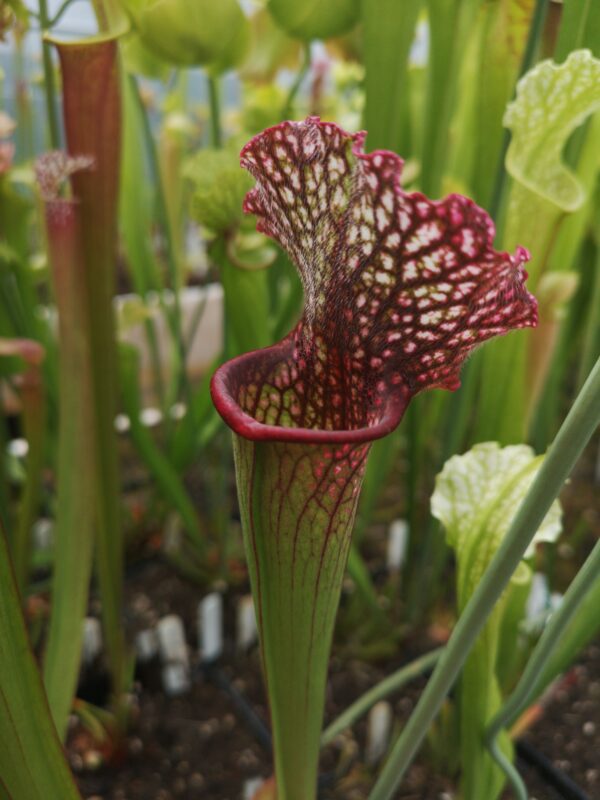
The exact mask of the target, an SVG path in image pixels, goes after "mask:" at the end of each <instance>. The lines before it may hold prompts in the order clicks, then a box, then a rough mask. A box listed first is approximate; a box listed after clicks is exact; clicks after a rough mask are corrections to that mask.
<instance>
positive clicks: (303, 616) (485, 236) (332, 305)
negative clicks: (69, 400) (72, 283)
mask: <svg viewBox="0 0 600 800" xmlns="http://www.w3.org/2000/svg"><path fill="white" fill-rule="evenodd" d="M364 138H365V134H364V133H357V134H354V135H350V134H348V133H346V132H345V131H343V130H342V129H341V128H339V127H338V126H337V125H334V124H332V123H329V122H322V121H320V120H319V119H318V118H316V117H309V118H307V119H306V120H305V121H304V122H300V123H295V122H284V123H282V124H280V125H278V126H276V127H274V128H270V129H268V130H266V131H264V132H263V133H261V134H259V135H258V136H256V137H255V138H254V139H252V140H251V141H250V142H249V143H248V144H247V145H246V147H245V148H244V149H243V151H242V166H243V167H245V168H246V169H247V170H249V171H250V172H251V173H252V175H253V176H254V178H255V179H256V186H255V188H253V189H252V190H251V191H250V192H249V193H248V195H247V196H246V200H245V205H244V208H245V211H246V212H248V213H253V214H255V215H256V216H257V218H258V225H257V228H258V230H259V231H262V232H263V233H266V234H268V235H269V236H271V237H272V238H274V239H275V240H276V241H278V242H279V243H280V244H281V245H282V247H283V248H284V249H285V250H287V252H288V253H289V255H290V256H291V258H292V259H293V261H294V263H295V264H296V266H297V268H298V271H299V273H300V277H301V280H302V284H303V289H304V309H303V313H302V317H301V319H300V321H299V323H298V324H297V326H296V327H295V328H294V330H293V331H292V332H291V333H290V334H289V335H288V336H286V337H285V338H284V339H283V340H282V341H281V342H279V343H278V344H276V345H274V346H272V347H269V348H265V349H263V350H257V351H254V352H251V353H248V354H245V355H242V356H240V357H238V358H235V359H233V360H231V361H229V362H227V363H226V364H225V365H223V366H222V367H221V368H220V369H219V370H218V371H217V372H216V374H215V376H214V378H213V383H212V394H213V399H214V402H215V405H216V407H217V409H218V411H219V412H220V414H221V415H222V417H223V418H224V420H225V421H226V423H227V424H228V425H229V426H230V427H231V429H232V430H233V432H234V451H235V462H236V471H237V482H238V494H239V501H240V506H241V514H242V523H243V528H244V537H245V546H246V553H247V558H248V564H249V571H250V578H251V583H252V589H253V593H254V597H255V603H256V609H257V618H258V625H259V629H260V634H261V647H262V655H263V664H264V671H265V679H266V684H267V688H268V694H269V701H270V708H271V717H272V726H273V739H274V750H275V753H274V755H275V774H276V782H277V797H278V799H279V800H310V798H314V797H315V792H316V783H317V767H318V754H319V732H320V726H321V722H322V716H323V704H324V693H325V682H326V672H327V662H328V657H329V650H330V644H331V638H332V633H333V625H334V621H335V615H336V610H337V606H338V600H339V596H340V590H341V585H342V578H343V574H344V568H345V564H346V558H347V554H348V548H349V545H350V537H351V530H352V524H353V520H354V514H355V510H356V504H357V501H358V496H359V493H360V488H361V482H362V476H363V472H364V468H365V464H366V461H367V457H368V454H369V448H370V446H371V443H372V442H373V441H374V440H375V439H378V438H380V437H383V436H385V435H386V434H388V433H390V432H391V431H392V430H393V429H394V428H396V426H397V425H398V424H399V423H400V421H401V419H402V416H403V414H404V412H405V410H406V408H407V405H408V403H409V402H410V400H411V398H412V397H413V396H414V395H415V394H417V393H418V392H420V391H423V390H424V389H428V388H446V389H456V388H457V387H458V385H459V377H458V376H459V370H460V366H461V364H462V362H463V361H464V360H465V358H466V357H467V356H468V355H469V353H470V352H471V351H472V350H473V348H474V347H475V346H476V345H478V344H479V343H481V342H483V341H485V340H486V339H489V338H491V337H493V336H497V335H501V334H504V333H506V332H507V331H509V330H511V329H515V328H523V327H527V326H534V325H535V324H536V321H537V307H536V302H535V299H534V298H533V297H532V296H531V295H530V294H529V293H528V292H527V291H526V289H525V287H524V282H525V279H526V277H527V274H526V272H525V270H524V269H523V263H524V262H525V261H527V259H528V253H527V251H526V250H524V249H523V248H518V249H517V251H516V253H515V254H514V255H509V254H508V253H500V252H497V251H495V250H494V248H493V244H492V242H493V238H494V225H493V223H492V221H491V220H490V218H489V216H488V215H487V214H486V213H485V212H484V211H483V210H482V209H480V208H479V207H478V206H476V205H475V204H474V203H473V202H472V201H471V200H469V199H467V198H466V197H463V196H461V195H456V194H455V195H450V196H448V197H446V198H445V199H443V200H440V201H432V200H429V199H428V198H427V197H425V196H424V195H422V194H419V193H407V192H405V191H404V190H403V189H402V187H401V184H400V175H401V170H402V160H401V159H400V158H399V157H398V156H397V155H395V154H393V153H391V152H387V151H383V150H379V151H375V152H373V153H370V154H365V153H364V152H363V142H364Z"/></svg>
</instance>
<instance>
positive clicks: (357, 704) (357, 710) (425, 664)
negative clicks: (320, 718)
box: [321, 647, 444, 747]
mask: <svg viewBox="0 0 600 800" xmlns="http://www.w3.org/2000/svg"><path fill="white" fill-rule="evenodd" d="M443 652H444V648H443V647H438V648H436V649H435V650H432V651H431V652H430V653H426V654H425V655H423V656H421V657H420V658H417V659H415V660H414V661H411V662H410V664H405V665H404V666H403V667H400V669H399V670H396V672H393V673H392V674H391V675H388V677H387V678H384V679H383V680H382V681H380V682H379V683H378V684H376V685H375V686H373V687H372V688H371V689H369V691H368V692H365V693H364V694H363V695H362V696H361V697H359V698H358V700H355V701H354V703H352V705H351V706H348V708H347V709H346V710H345V711H343V712H342V713H341V714H340V716H339V717H338V718H337V719H335V720H334V721H333V722H332V723H331V725H329V726H328V727H327V728H325V730H324V731H323V734H322V736H321V747H324V746H325V745H327V744H330V742H332V741H333V740H334V739H335V737H336V736H337V735H338V734H340V733H342V732H343V731H344V730H346V728H349V727H350V726H351V725H354V723H355V722H356V721H357V720H358V719H360V718H361V717H362V716H364V714H366V713H367V711H369V709H370V708H372V706H374V705H375V703H378V702H379V701H380V700H383V699H384V698H386V697H389V695H391V694H393V693H394V692H397V691H399V690H400V689H402V687H403V686H406V684H407V683H409V682H410V681H412V680H414V679H415V678H418V677H420V676H421V675H424V674H425V673H427V672H429V670H431V669H433V667H435V665H436V664H437V663H438V661H439V660H440V658H441V656H442V653H443Z"/></svg>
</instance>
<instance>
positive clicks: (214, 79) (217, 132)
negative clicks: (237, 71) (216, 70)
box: [207, 72, 223, 147]
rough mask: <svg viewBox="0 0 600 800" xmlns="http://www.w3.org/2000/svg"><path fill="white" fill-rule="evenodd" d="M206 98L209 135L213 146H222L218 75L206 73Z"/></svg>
mask: <svg viewBox="0 0 600 800" xmlns="http://www.w3.org/2000/svg"><path fill="white" fill-rule="evenodd" d="M207 83H208V100H209V104H210V136H211V144H212V146H213V147H222V145H223V131H222V130H221V85H220V81H219V76H218V75H213V74H212V73H211V72H209V73H208V74H207Z"/></svg>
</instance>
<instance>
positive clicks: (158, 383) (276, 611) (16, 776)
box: [0, 0, 600, 800]
mask: <svg viewBox="0 0 600 800" xmlns="http://www.w3.org/2000/svg"><path fill="white" fill-rule="evenodd" d="M72 1H73V0H65V2H64V3H63V4H62V5H60V6H59V7H57V8H54V9H50V8H49V6H48V4H47V0H39V6H36V7H35V8H34V7H33V6H31V5H29V4H23V3H22V2H21V0H8V2H7V3H2V4H1V5H0V37H1V38H2V39H3V40H4V41H5V43H6V44H5V45H3V46H2V50H1V51H0V52H2V53H4V54H6V59H5V60H4V62H2V63H4V65H5V66H4V72H3V73H0V82H2V83H3V84H4V86H5V88H10V89H11V91H12V94H10V97H11V98H12V99H11V100H10V101H9V102H7V103H6V104H5V105H4V107H2V108H0V234H1V239H0V378H1V379H2V403H3V408H4V409H5V411H6V413H3V414H2V415H0V448H1V451H0V527H1V529H2V532H1V535H0V797H2V798H4V797H6V798H12V799H13V800H33V798H38V797H39V798H44V799H45V800H48V799H52V800H54V798H56V800H65V799H66V798H71V797H73V798H75V797H78V796H79V794H78V790H77V787H76V784H75V782H74V780H73V777H72V775H71V772H70V769H69V767H68V761H67V759H66V757H65V750H64V748H65V746H67V747H68V743H67V741H66V740H67V731H68V721H69V717H70V715H71V714H73V713H79V714H81V715H82V717H85V718H87V720H88V722H89V721H90V720H94V725H93V726H92V727H94V729H95V730H98V729H101V730H102V732H103V733H102V735H103V736H104V737H106V738H108V739H110V740H111V742H112V747H113V749H114V750H115V751H116V750H118V749H119V742H120V740H121V739H122V737H124V736H126V735H127V730H128V726H129V724H130V714H129V704H130V688H131V683H132V676H133V667H134V657H133V654H132V651H131V647H130V643H129V642H128V641H127V637H126V635H125V633H124V628H123V624H122V616H123V586H124V580H125V575H126V565H127V561H128V559H135V557H136V549H139V548H140V547H141V545H140V540H141V539H143V538H144V526H146V527H147V528H149V529H150V528H151V527H152V522H154V523H155V520H156V519H159V520H161V524H162V527H167V523H166V520H167V519H169V520H170V521H171V523H172V521H173V519H175V521H176V526H177V528H178V530H179V533H180V535H179V536H178V537H176V540H175V541H170V542H169V543H168V546H167V543H166V542H165V547H164V551H163V557H164V558H165V559H167V560H168V561H169V563H170V566H171V568H172V569H173V570H178V571H181V572H182V573H184V574H185V575H186V577H187V578H191V579H192V580H193V581H195V582H196V583H197V585H198V586H199V587H206V586H208V585H210V584H211V583H212V582H213V581H214V580H216V579H219V580H220V581H225V582H226V583H228V584H230V585H235V584H240V583H242V584H243V582H244V581H246V580H249V583H250V586H251V589H252V594H253V597H254V604H255V610H256V617H257V624H258V629H259V635H260V647H261V657H262V666H263V673H264V679H265V685H266V690H267V695H268V700H269V708H270V721H271V729H272V735H273V762H274V766H273V771H274V778H273V781H272V784H271V785H270V788H269V787H267V789H266V791H269V792H271V794H270V795H268V796H272V797H277V798H278V800H311V798H315V797H316V792H317V782H318V767H319V754H320V751H321V749H322V747H324V746H326V745H327V744H328V743H330V742H331V741H332V740H333V739H334V738H335V736H336V735H337V734H338V733H339V732H340V731H343V730H344V729H345V728H346V727H348V726H350V725H352V724H353V723H354V722H355V721H356V720H357V719H358V718H359V717H360V716H361V715H363V714H364V713H365V712H366V711H367V710H368V708H369V706H370V705H371V704H372V703H374V702H375V700H376V699H380V698H381V697H383V696H385V695H386V694H388V693H391V692H392V691H399V690H401V688H402V686H403V685H404V684H405V683H406V682H407V681H408V680H409V679H410V678H411V677H414V676H415V675H416V674H419V673H422V672H425V671H432V674H431V676H430V677H429V679H428V682H427V685H426V688H425V690H424V691H423V693H422V695H421V697H420V700H419V702H418V703H417V705H416V707H415V709H414V711H413V713H412V715H411V717H410V719H409V721H408V722H407V723H406V725H405V726H404V728H403V729H402V731H401V733H400V735H399V737H398V739H397V740H396V741H395V742H394V743H393V745H392V747H391V748H390V751H389V753H388V755H387V758H386V759H385V761H384V763H383V765H382V766H381V768H380V769H379V771H378V774H375V775H373V778H372V790H371V793H370V795H369V797H370V798H371V800H387V799H388V798H392V797H393V796H394V793H395V792H396V790H397V788H398V787H399V785H400V784H401V781H402V779H403V777H404V775H405V773H406V771H407V769H408V768H409V766H410V765H411V763H412V761H413V759H414V757H415V756H416V754H417V752H418V751H419V749H420V747H421V744H422V743H423V742H424V740H425V739H426V738H427V739H428V741H429V745H430V747H429V751H430V752H435V753H436V754H437V756H438V758H436V760H435V763H436V764H437V765H438V766H439V765H440V764H441V765H442V768H443V769H444V770H445V772H446V774H448V775H450V776H451V777H452V778H453V779H455V780H456V783H457V786H458V787H459V792H460V796H461V797H463V798H465V800H482V798H486V800H495V798H498V797H500V795H501V793H502V791H503V788H504V787H505V785H506V784H507V781H508V782H509V783H510V786H511V788H512V790H513V791H514V793H515V796H516V797H518V798H519V800H522V799H523V798H526V797H527V790H526V787H525V785H524V783H523V780H522V778H521V777H520V775H519V773H518V771H517V770H516V769H515V766H514V752H513V751H514V747H513V738H512V736H511V727H512V726H513V724H514V723H515V722H516V721H517V720H518V719H519V717H520V715H521V714H522V713H523V712H524V711H526V709H527V708H528V706H529V705H530V704H531V703H532V702H533V701H534V700H535V699H536V698H538V697H539V696H540V695H541V693H542V692H543V691H544V690H545V689H546V688H547V687H548V686H549V685H550V684H551V683H552V681H553V680H555V679H556V678H557V676H559V675H560V674H561V673H562V672H563V671H564V670H565V669H566V668H567V667H568V665H569V664H571V663H572V662H573V660H574V659H575V658H576V657H577V655H578V654H579V653H580V652H581V650H582V648H583V647H584V646H585V645H586V644H587V643H588V642H589V641H590V640H592V638H593V637H594V636H595V635H596V634H597V632H598V629H599V628H600V622H599V620H598V615H597V604H598V602H599V601H600V543H598V544H596V545H595V547H593V548H589V547H587V542H588V539H589V537H586V535H585V534H586V531H585V524H586V523H585V520H583V519H582V520H581V521H580V522H579V523H578V524H577V525H575V528H576V530H575V529H574V528H572V529H568V530H566V529H565V530H563V521H562V510H561V506H560V502H559V499H558V496H559V493H560V491H561V489H562V487H563V485H564V483H565V481H566V480H567V478H568V477H569V475H570V474H571V472H572V470H573V468H574V466H575V464H576V463H577V461H578V459H579V457H580V455H581V454H582V452H583V451H584V449H585V448H586V446H588V443H589V442H590V439H591V438H592V436H593V434H594V432H595V430H596V428H597V425H598V423H599V421H600V361H599V360H598V358H599V354H600V223H599V215H600V203H599V198H600V194H599V188H600V184H599V180H598V179H599V177H600V7H599V6H598V5H597V4H595V3H589V2H586V1H585V0H564V2H563V3H562V4H560V3H554V2H549V0H485V1H484V0H405V2H402V3H400V2H398V1H397V0H337V2H320V3H318V2H315V1H313V0H306V2H302V3H300V2H294V1H293V0H268V2H266V3H260V2H256V3H245V4H243V7H242V5H241V4H238V0H220V2H218V3H217V2H214V1H213V0H165V2H154V0H92V8H91V9H90V18H91V17H93V19H94V20H95V23H94V24H95V26H96V30H95V31H93V32H91V34H90V36H89V37H87V38H77V39H73V38H69V37H65V36H62V35H61V30H62V26H63V22H64V20H65V19H68V18H69V15H70V14H71V13H72V11H73V9H72V8H71V4H72ZM36 37H37V38H36ZM32 38H33V39H35V40H36V42H37V45H38V49H37V50H36V52H39V54H40V56H41V60H40V69H41V70H42V76H41V78H39V79H37V80H36V79H34V77H33V75H32V70H31V65H30V63H29V59H30V56H29V53H30V51H29V49H28V48H30V46H31V41H32ZM7 96H9V94H7ZM232 98H233V100H232ZM38 101H39V102H38ZM346 129H349V130H350V131H351V132H347V130H346ZM363 130H364V132H361V131H363ZM240 162H241V163H240ZM198 251H200V258H198ZM200 262H201V263H200ZM199 263H200V266H199ZM209 281H218V282H219V283H220V286H221V287H222V298H223V314H222V325H221V328H220V329H219V330H216V331H215V340H216V341H217V342H218V343H219V345H218V348H217V352H216V354H215V356H214V363H213V364H211V365H210V367H209V369H208V370H206V369H205V370H204V374H203V375H201V376H198V375H196V374H194V373H193V370H192V369H191V366H190V360H191V353H192V350H193V344H194V340H195V337H196V336H197V333H198V329H199V326H200V325H201V324H202V321H203V315H204V314H205V313H207V312H206V303H207V299H206V297H207V293H208V289H207V290H206V291H205V293H204V294H202V292H201V293H200V295H197V296H200V300H199V301H198V302H197V307H195V308H193V309H192V313H191V314H190V313H189V309H188V308H187V306H186V305H185V303H184V298H185V296H186V295H185V289H186V287H187V286H188V285H189V284H191V283H198V282H199V283H201V284H207V283H209ZM123 284H124V285H126V286H127V288H128V289H129V290H130V293H129V295H128V298H129V299H128V300H127V301H125V302H120V303H118V304H117V303H116V302H115V295H116V293H117V286H119V287H120V286H122V285H123ZM219 296H221V295H219ZM159 317H160V319H161V320H162V322H163V324H162V325H161V326H158V325H157V318H159ZM132 325H135V326H137V327H138V328H139V329H140V330H141V331H142V337H141V339H140V340H139V342H138V346H134V345H132V344H131V339H128V338H127V333H128V330H129V329H130V328H131V327H132ZM488 340H493V341H488ZM142 346H143V351H144V354H145V356H144V363H145V361H147V362H148V364H147V366H148V369H144V370H142V356H141V349H142ZM142 372H144V375H145V374H146V373H148V374H149V376H150V377H149V379H148V380H146V378H142ZM148 404H150V405H152V406H153V407H155V408H156V409H158V410H159V412H160V414H159V418H160V419H161V424H160V427H159V429H158V431H157V430H154V429H152V428H150V427H148V426H147V425H146V424H144V422H143V420H144V415H143V413H142V412H143V409H144V406H145V405H148ZM9 412H10V414H11V416H10V420H9ZM119 419H121V420H123V419H125V420H126V422H127V424H126V433H125V434H121V435H119V434H118V433H117V427H118V426H116V425H115V421H116V420H117V421H118V420H119ZM15 426H16V430H17V431H18V433H19V434H20V436H21V438H22V439H24V440H25V441H26V443H27V449H26V453H25V455H21V456H18V455H16V454H15V448H14V447H11V446H9V444H10V440H11V438H13V437H14V434H15ZM121 427H122V426H121ZM229 429H231V431H232V432H233V449H232V448H231V432H230V430H229ZM124 453H126V454H127V459H128V461H129V462H131V460H132V458H133V459H135V460H136V462H137V463H138V464H141V465H142V468H143V471H144V473H145V475H146V480H147V483H148V485H149V486H150V489H151V491H149V492H147V495H146V503H147V509H146V510H144V509H142V510H139V509H138V510H137V512H136V515H134V514H133V513H132V506H131V503H128V502H127V492H126V486H127V475H126V473H125V470H124V469H123V461H124V458H123V456H124ZM234 470H235V475H236V481H237V497H235V496H234V493H233V492H232V489H231V485H232V481H231V480H230V478H231V476H232V474H233V472H234ZM190 476H193V483H194V484H195V485H198V484H200V485H201V486H202V489H203V493H204V494H203V497H202V500H201V501H200V502H198V498H197V496H195V495H192V494H191V493H190V485H192V481H190V480H188V478H189V477H190ZM436 476H437V477H436ZM204 495H205V496H204ZM390 497H391V498H392V500H391V501H390V499H389V498H390ZM238 509H239V515H240V517H241V527H242V533H243V537H240V536H239V534H238V529H237V524H236V522H235V519H236V514H237V510H238ZM399 514H401V515H402V516H403V517H404V518H405V519H406V521H407V525H408V529H409V531H410V537H409V541H408V549H407V553H406V559H405V563H404V565H403V574H402V580H401V581H395V580H389V581H388V583H387V584H386V585H385V586H384V587H383V590H382V588H381V586H380V585H376V583H375V582H374V580H373V578H372V569H371V567H372V563H369V561H368V560H367V559H366V557H365V554H366V553H368V552H371V551H370V549H369V543H370V537H371V530H372V527H373V524H374V523H382V522H383V523H386V524H389V522H390V521H391V519H393V517H394V516H398V515H399ZM40 517H45V518H51V519H52V520H53V523H54V524H53V541H52V544H51V547H50V548H49V549H46V550H43V549H40V547H39V544H36V537H35V536H34V533H33V532H34V530H35V528H36V525H37V524H38V522H37V521H38V520H39V518H40ZM559 536H564V537H565V541H567V542H571V543H572V549H573V551H574V552H575V562H574V563H575V566H576V568H578V571H577V569H575V570H573V573H575V577H573V578H572V580H571V581H570V584H568V588H566V591H565V593H564V597H563V598H562V602H561V604H560V606H559V608H558V609H557V610H555V611H554V613H553V614H552V615H551V616H550V615H544V616H543V619H542V620H538V623H539V624H536V625H533V626H532V625H531V624H526V605H527V599H528V596H529V593H530V589H531V585H532V576H533V572H534V569H539V568H540V567H541V566H542V565H543V563H544V562H546V563H549V562H550V561H551V560H552V559H553V558H554V556H553V553H554V552H555V544H554V543H555V542H556V540H557V539H558V537H559ZM159 538H160V537H159ZM163 538H164V539H165V540H166V539H167V537H166V536H165V537H163ZM578 542H579V545H578ZM242 548H243V550H242ZM243 552H245V567H243V566H241V565H242V563H243ZM346 574H348V575H349V577H350V580H351V582H352V585H353V587H354V591H353V594H352V597H351V598H350V600H349V601H348V602H347V603H345V604H344V607H343V608H342V610H341V612H340V611H339V609H338V606H339V603H340V596H341V592H342V585H343V582H344V577H345V575H346ZM560 588H563V589H564V588H565V587H564V584H563V586H561V587H560ZM91 592H93V593H94V595H95V596H97V597H98V598H99V600H100V607H101V613H102V625H103V631H104V640H105V643H106V661H107V665H108V669H109V672H110V677H111V691H110V698H109V700H108V703H107V705H106V706H105V707H103V708H93V707H91V706H89V705H88V704H84V703H82V701H80V700H77V685H78V677H79V672H80V665H81V655H82V653H81V651H82V635H83V620H84V618H85V617H86V615H87V613H88V605H89V601H90V593H91ZM449 604H450V612H449V614H450V616H451V617H452V618H453V619H454V620H455V622H454V623H453V625H452V632H451V634H450V635H449V638H448V640H447V642H446V643H445V644H444V645H443V647H440V648H438V649H436V650H434V651H431V652H430V653H427V654H426V655H425V656H424V657H422V659H420V660H419V662H418V663H416V664H410V663H409V664H407V665H405V666H403V667H402V669H400V671H399V672H398V673H394V674H393V675H392V676H390V678H388V679H387V682H386V683H385V686H384V685H382V686H381V687H380V688H379V689H378V688H377V687H376V690H375V691H374V692H371V693H370V694H369V697H368V698H363V699H359V700H358V701H357V702H356V703H355V704H354V705H353V706H351V707H350V708H349V709H348V710H347V711H346V712H345V713H344V714H343V715H342V716H341V717H340V719H339V720H335V721H333V722H331V724H330V725H329V727H327V728H326V729H325V730H323V721H324V720H323V717H324V704H325V692H326V684H327V670H328V662H329V657H330V652H331V649H332V643H333V641H334V631H335V630H336V621H337V626H338V627H337V631H338V635H337V639H338V640H339V645H338V646H339V647H340V648H341V649H342V650H343V649H344V647H346V648H348V649H349V651H351V652H353V653H355V654H357V653H358V654H362V655H363V657H366V655H365V654H367V653H371V654H372V655H374V656H376V657H378V658H385V657H389V656H391V655H393V654H396V653H401V652H402V647H403V641H405V640H406V638H407V637H408V635H409V634H410V635H414V633H415V632H418V631H419V630H421V631H424V630H425V629H426V627H427V626H428V624H429V621H430V620H431V619H432V618H435V615H436V613H438V612H439V611H440V609H444V613H445V615H446V618H448V615H449V614H448V606H449ZM529 623H531V621H529ZM452 690H454V691H452ZM440 755H441V760H440ZM431 768H432V769H433V768H434V766H433V762H432V767H431Z"/></svg>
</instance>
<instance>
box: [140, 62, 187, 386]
mask: <svg viewBox="0 0 600 800" xmlns="http://www.w3.org/2000/svg"><path fill="white" fill-rule="evenodd" d="M129 80H130V81H131V87H132V89H133V96H134V97H135V98H136V100H137V103H138V106H139V110H140V118H141V120H142V128H143V131H144V138H145V143H146V150H147V152H148V158H149V162H150V168H151V171H152V179H153V181H154V185H155V186H156V199H157V211H158V217H159V222H160V226H161V229H162V231H163V235H164V237H165V244H166V247H165V251H166V260H167V269H168V272H169V280H170V282H171V286H172V288H173V305H172V310H170V307H169V306H165V309H166V310H167V318H168V319H169V321H170V327H171V332H172V334H173V337H174V339H175V344H176V347H177V353H178V356H179V361H180V363H179V378H178V385H179V388H180V389H181V390H183V391H184V393H185V394H187V393H188V389H189V384H188V379H187V372H186V348H185V341H184V336H183V327H182V315H181V302H180V297H179V289H180V286H179V269H178V266H177V259H176V256H175V246H174V243H173V232H172V230H171V224H170V221H169V214H168V211H167V203H166V200H165V192H164V186H163V181H162V176H161V172H160V167H159V164H158V156H157V153H156V145H155V142H154V137H153V135H152V129H151V127H150V120H149V119H148V114H147V113H146V109H145V108H144V103H143V101H142V97H141V95H140V90H139V86H138V83H137V80H136V78H135V75H130V76H129Z"/></svg>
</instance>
